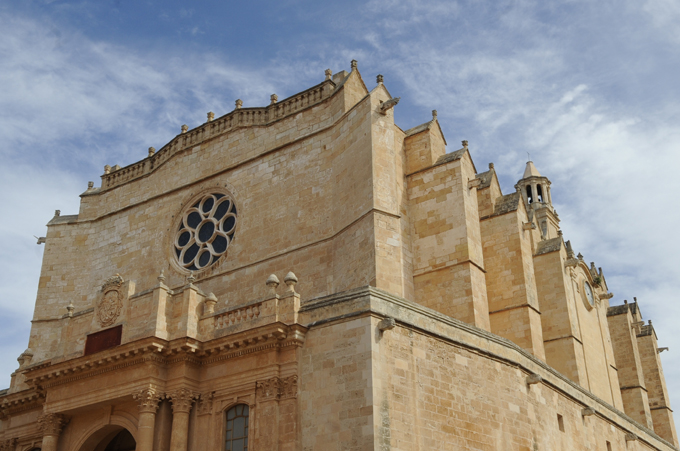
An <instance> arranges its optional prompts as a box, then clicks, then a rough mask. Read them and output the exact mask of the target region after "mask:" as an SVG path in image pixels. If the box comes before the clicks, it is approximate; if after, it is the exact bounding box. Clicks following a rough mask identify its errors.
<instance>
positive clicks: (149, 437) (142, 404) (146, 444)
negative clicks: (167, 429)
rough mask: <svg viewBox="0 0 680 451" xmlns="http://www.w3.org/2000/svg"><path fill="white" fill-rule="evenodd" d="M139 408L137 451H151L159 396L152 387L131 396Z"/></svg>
mask: <svg viewBox="0 0 680 451" xmlns="http://www.w3.org/2000/svg"><path fill="white" fill-rule="evenodd" d="M132 397H133V398H134V400H135V401H137V404H138V406H139V423H138V427H137V431H138V432H137V451H153V433H154V427H155V425H156V411H157V410H158V401H160V399H161V396H160V394H158V393H157V392H156V389H155V388H153V387H148V388H143V389H141V390H139V391H138V392H136V393H134V394H133V395H132Z"/></svg>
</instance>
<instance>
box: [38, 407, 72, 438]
mask: <svg viewBox="0 0 680 451" xmlns="http://www.w3.org/2000/svg"><path fill="white" fill-rule="evenodd" d="M67 423H68V420H67V419H66V418H65V417H64V416H63V415H59V414H58V413H44V414H42V415H41V416H40V418H38V428H39V429H40V432H42V435H43V436H45V435H52V436H55V437H58V436H59V434H60V433H61V430H62V429H63V428H64V426H66V424H67Z"/></svg>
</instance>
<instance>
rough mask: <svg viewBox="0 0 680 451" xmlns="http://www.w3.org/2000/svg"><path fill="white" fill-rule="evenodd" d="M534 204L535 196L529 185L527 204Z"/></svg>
mask: <svg viewBox="0 0 680 451" xmlns="http://www.w3.org/2000/svg"><path fill="white" fill-rule="evenodd" d="M533 202H534V195H533V193H532V192H531V185H527V203H528V204H531V203H533Z"/></svg>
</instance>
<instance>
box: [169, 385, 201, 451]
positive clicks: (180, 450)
mask: <svg viewBox="0 0 680 451" xmlns="http://www.w3.org/2000/svg"><path fill="white" fill-rule="evenodd" d="M167 396H168V398H170V401H171V402H172V433H171V435H170V451H187V441H188V439H189V412H191V405H192V404H193V403H194V400H195V399H196V398H197V397H198V394H197V393H194V392H193V391H191V390H189V389H187V388H180V389H178V390H175V391H174V392H172V393H169V394H168V395H167Z"/></svg>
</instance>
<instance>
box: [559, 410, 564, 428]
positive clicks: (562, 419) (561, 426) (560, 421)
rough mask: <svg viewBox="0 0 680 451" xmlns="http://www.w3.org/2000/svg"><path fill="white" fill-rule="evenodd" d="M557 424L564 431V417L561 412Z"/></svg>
mask: <svg viewBox="0 0 680 451" xmlns="http://www.w3.org/2000/svg"><path fill="white" fill-rule="evenodd" d="M557 425H558V426H559V427H560V431H562V432H564V418H562V415H560V414H559V413H558V414H557Z"/></svg>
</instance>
